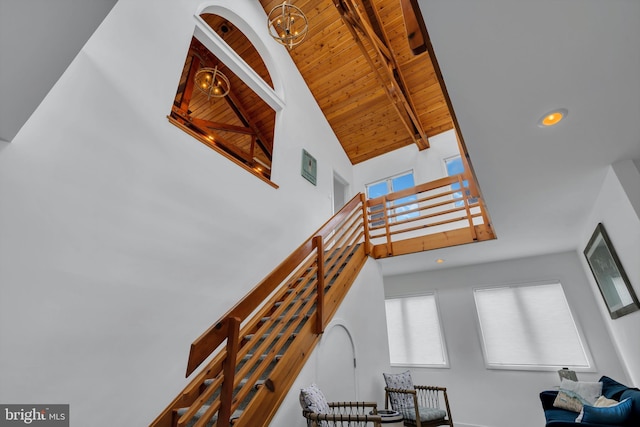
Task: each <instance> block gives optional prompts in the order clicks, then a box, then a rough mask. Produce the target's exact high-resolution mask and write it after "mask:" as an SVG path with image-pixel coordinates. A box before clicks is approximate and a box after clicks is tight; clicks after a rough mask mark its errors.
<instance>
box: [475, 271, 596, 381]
mask: <svg viewBox="0 0 640 427" xmlns="http://www.w3.org/2000/svg"><path fill="white" fill-rule="evenodd" d="M474 295H475V301H476V307H477V310H478V319H479V322H480V334H481V339H482V344H483V347H484V348H483V350H484V354H485V360H486V363H487V365H488V366H489V367H494V368H511V369H518V368H519V369H545V368H548V369H558V368H559V367H571V368H588V367H589V358H588V357H587V353H586V350H585V348H584V346H583V344H582V340H581V338H580V334H579V333H578V329H577V327H576V324H575V322H574V320H573V317H572V315H571V311H570V310H569V305H568V304H567V300H566V298H565V295H564V292H563V290H562V286H561V285H560V283H550V284H537V285H525V286H512V287H498V288H485V289H476V290H475V291H474Z"/></svg>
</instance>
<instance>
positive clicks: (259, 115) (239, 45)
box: [169, 13, 275, 182]
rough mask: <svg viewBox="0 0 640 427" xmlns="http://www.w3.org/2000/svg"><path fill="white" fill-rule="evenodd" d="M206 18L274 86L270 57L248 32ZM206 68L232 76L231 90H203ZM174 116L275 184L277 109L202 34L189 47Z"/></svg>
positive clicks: (174, 120)
mask: <svg viewBox="0 0 640 427" xmlns="http://www.w3.org/2000/svg"><path fill="white" fill-rule="evenodd" d="M201 17H202V18H203V19H204V20H205V21H206V22H207V24H208V25H209V26H210V27H211V28H212V29H213V30H214V31H215V32H216V33H217V34H218V35H219V36H220V37H221V38H222V39H223V40H224V42H225V43H227V44H228V45H229V47H231V48H232V49H233V50H234V51H235V52H236V53H237V54H238V55H239V56H240V57H241V58H242V59H243V60H244V61H245V62H246V63H247V65H249V66H250V67H251V68H253V70H254V71H255V72H256V73H257V74H258V75H259V76H260V77H261V78H262V79H263V80H264V81H265V82H266V83H267V84H268V85H269V86H270V87H272V88H273V83H272V80H271V77H270V76H269V72H268V71H267V67H266V65H265V63H264V61H263V60H262V58H261V57H260V54H259V53H258V51H257V50H256V49H255V47H254V46H253V44H252V43H251V42H250V41H249V39H248V38H247V37H246V36H245V35H244V34H243V33H242V31H240V30H239V29H238V28H237V27H236V26H234V25H233V24H232V23H231V22H229V21H228V20H226V19H225V18H222V17H221V16H219V15H215V14H210V13H206V14H202V15H201ZM204 68H207V69H212V70H217V71H218V72H221V73H222V74H223V75H224V76H226V78H227V79H228V81H229V90H228V92H227V93H226V95H225V96H217V95H216V94H214V93H213V92H212V91H210V92H208V93H207V92H206V91H202V90H200V89H199V88H198V86H197V85H198V83H197V82H196V74H197V73H198V71H200V70H202V69H204ZM200 83H201V82H200ZM223 92H224V91H223ZM169 120H170V121H171V123H173V124H175V125H176V126H178V127H180V128H181V129H183V130H184V131H186V132H187V133H189V134H190V135H192V136H193V137H195V138H196V139H198V140H199V141H200V142H202V143H204V144H205V145H207V146H209V147H211V148H212V149H214V150H216V151H217V152H219V153H221V154H223V155H225V157H227V158H229V159H230V160H233V161H234V162H236V163H238V164H240V165H241V166H243V167H244V168H245V169H247V170H249V171H251V172H252V173H254V174H255V175H257V176H259V177H261V178H263V179H265V180H267V181H269V182H270V179H271V163H272V156H273V135H274V127H275V111H274V110H273V108H271V107H270V106H269V105H268V104H267V103H266V102H265V101H264V100H263V99H262V98H261V97H260V96H259V95H258V94H256V93H255V92H254V91H253V90H252V89H251V88H249V86H247V84H246V83H245V82H244V81H243V80H242V79H241V78H239V77H238V76H237V75H236V74H234V73H233V72H232V71H231V70H230V69H229V67H228V66H226V65H225V64H224V63H223V62H222V61H221V60H220V59H218V58H217V57H216V56H215V55H214V54H213V53H212V52H211V51H210V50H209V49H207V48H206V47H205V46H204V45H203V44H202V43H201V42H200V41H199V40H198V39H197V38H196V37H193V38H192V40H191V44H190V46H189V51H188V53H187V57H186V59H185V63H184V67H183V70H182V75H181V77H180V82H179V84H178V89H177V91H176V96H175V98H174V101H173V106H172V108H171V113H170V115H169Z"/></svg>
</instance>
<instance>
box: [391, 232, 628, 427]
mask: <svg viewBox="0 0 640 427" xmlns="http://www.w3.org/2000/svg"><path fill="white" fill-rule="evenodd" d="M478 245H482V243H478ZM478 250H481V246H479V247H478ZM549 279H554V280H559V281H560V282H561V283H562V286H563V288H564V290H565V294H566V296H567V300H568V302H569V305H570V307H571V308H572V310H573V315H574V318H575V319H576V322H577V323H578V324H579V325H580V326H581V327H582V330H583V332H584V334H585V337H586V341H587V345H588V346H589V348H590V350H591V354H592V356H593V359H594V361H595V367H596V372H589V373H585V372H581V373H578V378H579V379H581V380H585V381H597V379H598V378H600V376H601V375H607V376H610V377H612V378H614V379H617V380H618V381H621V382H626V381H628V378H627V376H626V375H625V372H624V370H623V369H622V367H621V364H620V360H619V359H618V357H617V355H616V352H615V350H614V349H613V344H612V341H611V338H610V336H609V334H608V333H607V329H606V327H605V325H604V323H603V321H602V316H601V314H600V312H599V310H598V308H597V303H596V299H595V298H594V294H593V292H591V289H590V287H589V286H588V281H587V278H586V276H585V273H584V270H583V268H582V266H581V264H580V260H579V259H578V256H577V254H576V253H575V252H573V251H571V252H564V253H558V254H550V255H545V256H539V257H533V258H523V259H517V260H511V261H501V262H495V263H487V264H480V265H474V266H467V267H460V268H450V269H442V270H435V271H430V272H423V273H415V274H407V275H398V276H388V277H385V278H384V282H385V283H384V286H385V295H387V296H398V295H414V294H420V293H424V292H427V291H434V290H435V291H436V292H437V295H438V301H439V309H440V315H441V320H442V324H443V329H444V333H445V339H446V344H447V351H448V354H449V362H450V368H448V369H435V368H411V371H412V376H413V378H414V383H416V384H428V385H440V386H445V387H447V388H448V394H449V400H450V403H451V411H452V415H453V419H454V422H456V424H458V423H460V424H463V425H474V426H491V427H510V426H513V425H518V426H519V427H538V426H540V425H543V424H544V415H543V411H542V407H541V406H540V400H539V397H538V394H539V393H540V391H542V390H546V389H552V388H553V387H554V386H556V385H558V383H559V382H558V375H557V373H556V372H555V371H553V372H549V371H535V372H534V371H513V370H494V369H491V370H489V369H486V368H485V364H484V360H483V356H482V349H481V346H480V339H479V336H478V333H477V315H476V311H475V304H474V300H473V288H474V287H481V286H490V285H501V284H511V283H528V282H538V281H543V280H549ZM395 370H396V371H402V370H403V369H401V368H395Z"/></svg>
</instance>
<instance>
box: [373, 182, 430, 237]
mask: <svg viewBox="0 0 640 427" xmlns="http://www.w3.org/2000/svg"><path fill="white" fill-rule="evenodd" d="M414 186H415V183H414V180H413V171H408V172H403V173H401V174H398V175H394V176H392V177H389V178H385V179H383V180H380V181H375V182H372V183H370V184H367V185H366V190H367V197H368V198H369V199H375V198H376V197H380V196H385V195H387V194H389V193H393V192H396V191H400V190H404V189H407V188H411V187H414ZM416 200H417V196H416V195H411V196H407V197H403V198H401V199H398V200H395V201H393V202H388V203H387V208H388V209H389V210H390V211H389V214H391V215H394V214H395V216H394V217H392V218H391V221H402V220H404V219H409V218H415V217H417V216H418V214H419V213H418V212H417V211H415V209H416V208H417V205H416V204H415V203H412V202H414V201H416ZM371 211H372V212H376V211H380V213H374V214H373V215H372V216H371V219H373V220H375V219H378V218H382V217H383V215H384V214H383V212H382V205H377V206H372V207H371ZM403 212H406V213H403ZM381 223H382V221H377V222H374V223H373V225H374V226H376V225H381Z"/></svg>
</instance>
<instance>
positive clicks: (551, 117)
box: [538, 108, 569, 128]
mask: <svg viewBox="0 0 640 427" xmlns="http://www.w3.org/2000/svg"><path fill="white" fill-rule="evenodd" d="M567 114H569V111H568V110H567V109H566V108H558V109H556V110H553V111H549V112H548V113H546V114H545V115H544V116H542V117H541V118H540V120H538V126H540V127H541V128H546V127H549V126H553V125H557V124H558V123H560V121H561V120H562V119H564V118H565V117H567Z"/></svg>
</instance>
